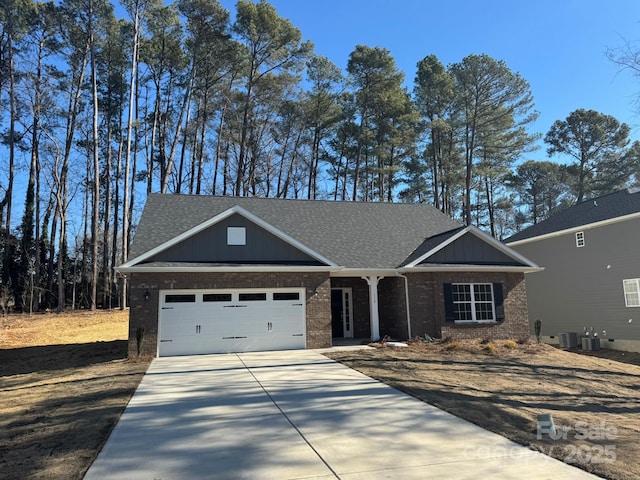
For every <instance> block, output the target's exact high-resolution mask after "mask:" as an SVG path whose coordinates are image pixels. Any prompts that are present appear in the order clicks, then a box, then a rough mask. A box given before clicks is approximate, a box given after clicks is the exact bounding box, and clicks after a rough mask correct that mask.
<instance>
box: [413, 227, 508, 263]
mask: <svg viewBox="0 0 640 480" xmlns="http://www.w3.org/2000/svg"><path fill="white" fill-rule="evenodd" d="M422 263H446V264H451V263H453V264H460V263H465V264H469V265H520V264H519V263H518V262H517V261H515V260H514V259H513V258H511V257H510V256H508V255H506V254H505V253H503V252H501V251H500V250H498V249H496V248H495V247H493V246H492V245H489V244H488V243H487V242H486V241H484V240H482V239H480V238H478V237H476V236H475V235H473V234H471V233H467V234H466V235H463V236H462V237H460V238H458V239H456V240H455V241H453V242H451V243H450V244H449V245H447V246H446V247H444V248H443V249H442V250H439V251H438V252H436V253H434V254H433V255H431V256H429V258H427V259H426V260H425V261H424V262H422Z"/></svg>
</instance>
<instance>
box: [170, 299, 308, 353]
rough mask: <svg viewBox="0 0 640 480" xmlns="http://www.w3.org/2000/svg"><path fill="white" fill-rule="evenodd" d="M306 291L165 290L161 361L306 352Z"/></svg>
mask: <svg viewBox="0 0 640 480" xmlns="http://www.w3.org/2000/svg"><path fill="white" fill-rule="evenodd" d="M305 330H306V329H305V295H304V289H296V288H293V289H270V290H264V289H261V290H256V289H245V290H163V291H161V292H160V315H159V331H158V355H159V356H161V357H162V356H170V355H195V354H204V353H230V352H251V351H254V352H255V351H261V350H290V349H297V348H305V346H306V332H305Z"/></svg>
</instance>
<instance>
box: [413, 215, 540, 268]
mask: <svg viewBox="0 0 640 480" xmlns="http://www.w3.org/2000/svg"><path fill="white" fill-rule="evenodd" d="M467 233H470V234H472V235H475V236H476V237H478V238H479V239H480V240H483V241H485V242H486V243H488V244H489V245H491V246H492V247H494V248H495V249H497V250H499V251H500V252H502V253H504V254H505V255H506V256H508V257H510V258H513V259H514V260H516V261H517V262H520V263H523V264H524V265H526V266H527V268H540V267H539V266H538V265H536V264H535V263H533V262H532V261H531V260H529V259H528V258H525V257H524V256H522V255H520V254H519V253H518V252H516V251H515V250H513V249H511V248H509V247H508V246H507V245H505V244H504V243H502V242H500V241H498V240H496V239H495V238H493V237H492V236H491V235H489V234H488V233H485V232H483V231H482V230H480V229H479V228H478V227H474V226H473V225H469V226H468V227H466V228H464V229H462V230H460V231H459V232H458V233H456V234H455V235H453V236H452V237H450V238H448V239H447V240H445V241H444V242H442V243H441V244H439V245H438V246H437V247H434V248H432V249H431V250H429V251H428V252H427V253H425V254H424V255H422V256H420V257H419V258H418V259H417V260H414V261H413V262H411V263H408V264H407V265H406V266H405V267H412V268H417V266H418V265H419V264H420V263H422V262H424V261H425V260H426V259H428V258H429V257H430V256H431V255H433V254H435V253H436V252H438V251H440V250H442V249H443V248H444V247H446V246H447V245H450V244H451V243H453V242H455V241H456V240H458V239H459V238H461V237H463V236H464V235H466V234H467ZM518 268H522V267H518Z"/></svg>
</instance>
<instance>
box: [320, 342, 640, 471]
mask: <svg viewBox="0 0 640 480" xmlns="http://www.w3.org/2000/svg"><path fill="white" fill-rule="evenodd" d="M489 345H491V347H489V348H487V347H488V346H489ZM376 346H378V347H379V348H376V349H369V350H354V351H350V352H349V351H346V352H344V351H343V352H332V353H328V354H327V356H329V357H331V358H334V359H336V360H338V361H340V362H343V363H345V364H346V365H348V366H350V367H352V368H354V369H356V370H358V371H360V372H362V373H364V374H365V375H368V376H370V377H373V378H376V379H378V380H380V381H382V382H384V383H387V384H389V385H391V386H392V387H394V388H397V389H398V390H402V391H405V392H407V393H409V394H411V395H413V396H415V397H416V398H419V399H421V400H423V401H425V402H427V403H430V404H432V405H435V406H437V407H439V408H442V409H443V410H446V411H449V412H451V413H453V414H454V415H456V416H459V417H461V418H464V419H466V420H469V421H471V422H473V423H476V424H477V425H480V426H482V427H484V428H486V429H488V430H491V431H493V432H496V433H499V434H500V435H503V436H505V437H507V438H510V439H512V440H514V441H516V442H518V443H521V444H523V445H528V446H530V447H531V448H534V449H537V450H540V451H542V452H543V453H546V454H549V455H551V456H553V457H555V458H559V459H560V460H563V461H567V462H572V463H575V464H576V465H577V466H579V467H580V468H583V469H584V470H587V471H589V472H592V473H595V474H596V475H599V476H602V477H605V478H610V479H615V480H632V479H635V480H637V479H639V478H640V444H639V443H638V441H637V439H638V438H639V437H640V403H639V402H638V393H639V392H640V366H639V365H640V354H633V353H626V354H625V353H623V352H615V351H611V350H602V351H600V352H593V353H594V354H593V355H583V354H579V353H575V352H566V351H562V350H559V349H556V348H554V347H551V346H549V345H543V344H538V343H535V342H533V343H525V344H520V343H517V342H515V346H514V344H513V343H511V342H508V341H504V340H487V341H484V342H481V341H462V340H458V341H455V342H451V341H444V342H442V341H436V342H433V343H424V342H412V343H410V345H409V347H408V348H392V347H384V346H382V345H380V344H378V345H376ZM596 355H598V356H596ZM619 360H622V361H624V362H627V363H622V362H621V361H619ZM542 413H551V414H552V415H553V418H554V421H555V423H556V425H559V426H562V427H565V428H566V429H567V430H566V438H560V439H557V440H552V439H549V438H548V437H544V438H542V439H538V438H537V436H538V435H537V433H538V431H537V421H536V418H537V415H538V414H542ZM603 426H604V427H603ZM603 428H605V429H607V428H608V429H609V430H606V431H604V432H603V431H602V429H603ZM580 429H582V430H580ZM583 431H584V432H586V433H585V435H586V436H591V437H594V438H586V439H581V438H579V437H581V436H583V435H582V433H581V432H583ZM613 432H615V433H613Z"/></svg>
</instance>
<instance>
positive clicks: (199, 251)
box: [151, 214, 320, 265]
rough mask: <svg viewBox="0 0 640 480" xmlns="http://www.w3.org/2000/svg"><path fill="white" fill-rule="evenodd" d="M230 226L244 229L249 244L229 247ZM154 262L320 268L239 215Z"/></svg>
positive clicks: (159, 254) (169, 250)
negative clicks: (266, 264)
mask: <svg viewBox="0 0 640 480" xmlns="http://www.w3.org/2000/svg"><path fill="white" fill-rule="evenodd" d="M227 227H244V228H245V229H246V230H245V232H246V245H227ZM151 261H152V262H208V263H270V264H297V265H320V263H319V262H318V261H317V260H315V259H314V258H312V257H310V256H309V255H307V254H306V253H304V252H301V251H300V250H298V249H297V248H295V247H293V246H292V245H290V244H289V243H287V242H285V241H284V240H282V239H280V238H278V237H277V236H275V235H274V234H272V233H271V232H268V231H266V230H265V229H263V228H262V227H260V226H258V225H256V224H255V223H253V222H251V221H250V220H248V219H246V218H245V217H243V216H242V215H237V214H236V215H231V216H230V217H228V218H225V219H224V220H222V221H220V222H219V223H216V224H215V225H212V226H211V227H209V228H207V229H206V230H204V231H202V232H199V233H197V234H196V235H194V236H192V237H190V238H187V239H186V240H184V241H182V242H180V243H179V244H177V245H174V246H172V247H170V248H168V249H166V250H164V251H162V252H160V253H158V254H156V255H154V257H153V258H152V259H151Z"/></svg>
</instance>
